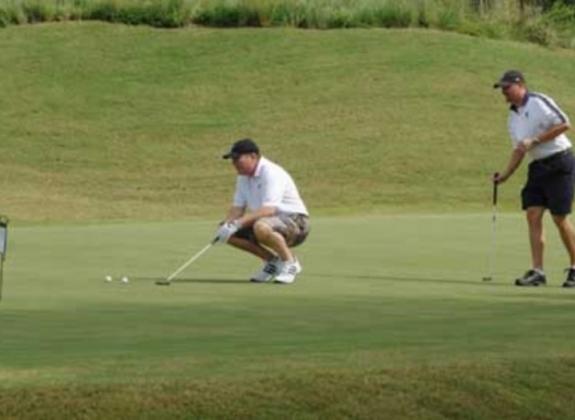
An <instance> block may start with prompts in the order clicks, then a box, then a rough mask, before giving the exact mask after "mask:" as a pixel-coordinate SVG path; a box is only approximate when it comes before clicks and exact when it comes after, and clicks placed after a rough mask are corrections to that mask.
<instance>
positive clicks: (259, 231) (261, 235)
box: [254, 220, 273, 240]
mask: <svg viewBox="0 0 575 420" xmlns="http://www.w3.org/2000/svg"><path fill="white" fill-rule="evenodd" d="M254 233H255V235H256V238H257V239H258V240H265V239H266V238H267V237H268V236H269V235H271V234H272V233H273V229H272V228H271V226H270V225H268V224H267V223H265V222H264V221H262V220H258V221H257V222H255V223H254Z"/></svg>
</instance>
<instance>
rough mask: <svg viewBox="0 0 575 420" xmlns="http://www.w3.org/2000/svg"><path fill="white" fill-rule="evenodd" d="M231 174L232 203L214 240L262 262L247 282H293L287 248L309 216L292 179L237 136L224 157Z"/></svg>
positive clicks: (293, 261)
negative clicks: (233, 175)
mask: <svg viewBox="0 0 575 420" xmlns="http://www.w3.org/2000/svg"><path fill="white" fill-rule="evenodd" d="M223 158H224V159H231V161H232V164H233V165H234V167H235V169H236V172H237V173H238V177H237V181H236V191H235V194H234V199H233V204H232V207H231V208H230V209H229V211H228V214H227V216H226V219H225V220H224V222H223V223H222V224H221V226H220V228H219V229H218V231H217V232H216V238H217V239H216V240H217V242H216V243H221V244H223V243H226V242H227V243H229V244H230V245H233V246H235V247H237V248H239V249H241V250H244V251H246V252H249V253H251V254H253V255H255V256H257V257H259V258H261V259H262V260H263V261H264V266H263V268H262V269H261V270H260V271H258V272H257V273H255V274H254V275H253V276H252V277H251V278H250V280H251V281H252V282H256V283H263V282H267V281H271V280H275V282H276V283H283V284H289V283H293V282H294V280H295V277H296V275H297V274H299V273H300V272H301V271H302V267H301V264H300V263H299V261H298V260H297V258H296V257H295V255H294V254H293V252H292V250H291V249H290V248H293V247H295V246H297V245H299V244H301V243H302V242H303V241H304V240H305V239H306V237H307V235H308V233H309V229H310V228H309V214H308V211H307V208H306V206H305V204H304V203H303V201H302V199H301V198H300V195H299V192H298V190H297V187H296V185H295V183H294V181H293V179H292V177H291V176H290V175H289V174H288V173H287V172H286V171H285V170H284V169H283V168H282V167H280V166H279V165H277V164H275V163H273V162H271V161H269V160H268V159H266V158H265V157H263V156H262V155H261V154H260V150H259V148H258V146H257V145H256V143H254V142H253V141H252V140H251V139H243V140H238V141H237V142H235V143H234V144H233V145H232V148H231V150H230V151H229V152H228V153H226V154H225V155H223Z"/></svg>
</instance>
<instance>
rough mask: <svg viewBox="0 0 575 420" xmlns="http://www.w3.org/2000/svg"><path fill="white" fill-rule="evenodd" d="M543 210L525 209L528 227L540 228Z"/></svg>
mask: <svg viewBox="0 0 575 420" xmlns="http://www.w3.org/2000/svg"><path fill="white" fill-rule="evenodd" d="M543 212H544V210H543V209H540V208H539V207H532V208H529V209H527V213H526V216H527V222H528V223H529V225H530V226H540V225H541V224H542V222H543Z"/></svg>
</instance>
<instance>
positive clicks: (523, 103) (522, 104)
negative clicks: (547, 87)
mask: <svg viewBox="0 0 575 420" xmlns="http://www.w3.org/2000/svg"><path fill="white" fill-rule="evenodd" d="M530 96H531V93H529V91H527V92H525V96H524V97H523V101H522V102H521V108H522V107H524V106H525V105H527V101H529V97H530ZM509 109H510V110H511V111H513V112H515V113H519V108H518V107H517V106H515V105H511V106H510V107H509Z"/></svg>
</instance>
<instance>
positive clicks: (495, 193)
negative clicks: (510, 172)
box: [493, 172, 499, 206]
mask: <svg viewBox="0 0 575 420" xmlns="http://www.w3.org/2000/svg"><path fill="white" fill-rule="evenodd" d="M498 177H499V172H495V173H494V174H493V205H494V206H495V205H497V186H498V185H499V183H498V182H497V181H496V179H497V178H498Z"/></svg>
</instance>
